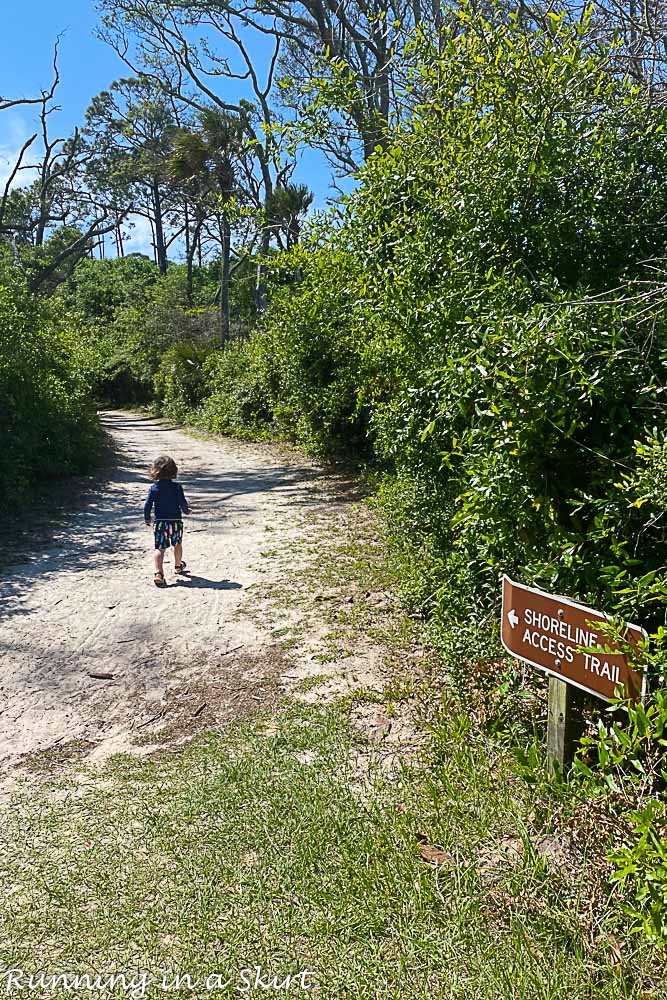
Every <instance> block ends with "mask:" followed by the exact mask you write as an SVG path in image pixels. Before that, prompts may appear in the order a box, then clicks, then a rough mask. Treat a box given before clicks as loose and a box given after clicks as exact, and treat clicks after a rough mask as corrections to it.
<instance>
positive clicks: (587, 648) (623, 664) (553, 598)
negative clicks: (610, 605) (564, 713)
mask: <svg viewBox="0 0 667 1000" xmlns="http://www.w3.org/2000/svg"><path fill="white" fill-rule="evenodd" d="M609 620H610V619H609V617H608V616H607V615H606V614H604V613H603V612H601V611H595V610H594V609H593V608H588V607H586V606H585V605H582V604H579V603H577V602H576V601H572V600H570V599H569V598H567V597H560V596H557V595H554V594H547V593H545V592H544V591H542V590H537V589H536V588H534V587H526V586H524V585H523V584H520V583H515V582H514V581H513V580H511V579H510V578H509V577H508V576H504V577H503V609H502V628H501V639H502V643H503V646H504V647H505V649H506V650H507V652H508V653H510V654H511V655H512V656H515V657H517V658H518V659H520V660H524V661H525V662H526V663H529V664H531V665H532V666H534V667H537V668H538V669H539V670H543V671H544V672H545V673H547V674H551V675H552V676H554V677H558V678H560V679H561V680H563V681H566V682H567V683H568V684H573V685H575V686H576V687H578V688H581V690H582V691H586V692H588V693H589V694H593V695H595V696H596V697H598V698H603V699H604V700H605V701H612V700H613V699H614V697H615V696H616V693H617V691H618V690H619V689H620V691H621V693H622V696H623V697H625V698H632V699H638V698H641V699H642V700H643V698H644V695H645V691H646V677H645V675H644V674H643V673H640V672H639V671H637V670H635V669H633V668H632V667H631V665H630V663H629V662H628V657H627V656H626V655H625V654H624V653H623V652H621V650H620V649H619V647H618V645H617V644H616V643H614V642H613V641H612V640H611V638H610V637H609V636H608V635H606V634H605V633H604V632H603V631H601V630H600V629H599V627H598V626H600V625H602V624H603V623H605V622H608V621H609ZM626 636H627V638H628V640H629V641H630V642H631V643H632V644H633V645H634V646H637V644H638V643H639V641H640V640H641V639H643V638H645V636H646V633H645V632H644V630H643V629H641V628H640V627H639V626H638V625H631V624H628V625H626Z"/></svg>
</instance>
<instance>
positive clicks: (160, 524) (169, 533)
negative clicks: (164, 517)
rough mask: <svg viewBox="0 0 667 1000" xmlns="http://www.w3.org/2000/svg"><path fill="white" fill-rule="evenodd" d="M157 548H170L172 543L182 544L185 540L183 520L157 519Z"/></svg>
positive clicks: (155, 527) (155, 526) (155, 529)
mask: <svg viewBox="0 0 667 1000" xmlns="http://www.w3.org/2000/svg"><path fill="white" fill-rule="evenodd" d="M154 531H155V548H156V549H168V548H169V546H170V545H180V544H181V542H182V541H183V522H182V521H156V522H155V525H154Z"/></svg>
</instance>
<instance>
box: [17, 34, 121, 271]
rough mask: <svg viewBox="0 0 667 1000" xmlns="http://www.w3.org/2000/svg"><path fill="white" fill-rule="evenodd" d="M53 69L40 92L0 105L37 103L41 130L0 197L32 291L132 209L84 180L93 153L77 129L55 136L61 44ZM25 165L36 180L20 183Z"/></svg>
mask: <svg viewBox="0 0 667 1000" xmlns="http://www.w3.org/2000/svg"><path fill="white" fill-rule="evenodd" d="M53 72H54V77H53V83H52V85H51V87H50V88H49V90H43V91H42V94H41V97H39V98H29V99H18V100H16V101H12V100H8V99H0V110H7V109H8V108H11V107H15V106H16V105H17V104H25V105H36V106H37V107H38V108H39V118H38V121H39V128H38V131H37V132H35V133H34V134H33V135H32V136H30V137H29V138H28V139H27V140H26V142H25V143H24V145H23V147H22V149H21V150H20V151H19V154H18V156H17V159H16V161H15V163H14V166H13V168H12V169H11V170H10V172H9V176H8V179H7V181H6V184H5V187H4V191H3V193H2V197H1V198H0V240H4V241H8V242H9V243H10V244H11V245H12V247H13V251H14V255H15V257H16V258H18V259H20V260H21V263H22V265H23V266H24V267H25V269H26V271H27V273H28V284H29V287H30V289H31V291H38V290H44V289H46V288H48V287H52V285H53V279H54V278H55V277H56V276H57V275H58V274H62V276H66V275H67V273H69V272H71V269H72V267H73V266H75V265H76V263H77V262H78V261H79V260H81V258H82V257H84V256H85V255H86V254H87V253H88V252H89V250H90V247H91V246H92V244H93V242H94V241H95V240H98V239H100V238H101V237H103V236H104V235H105V234H106V233H109V232H112V231H113V230H114V229H116V228H117V226H118V225H119V224H120V221H121V220H122V219H123V218H124V216H125V214H126V213H127V209H128V206H127V204H125V203H122V202H118V201H117V199H116V197H115V195H114V194H108V193H100V192H96V191H93V190H92V189H91V188H90V186H89V185H88V184H87V183H86V168H87V164H88V162H89V160H90V155H91V154H90V150H89V149H88V148H87V147H86V144H85V142H84V141H83V137H82V136H81V133H80V132H79V130H78V129H76V130H75V131H74V134H73V135H72V136H70V137H69V138H64V137H58V138H53V137H52V135H51V133H50V129H49V119H50V116H51V115H52V114H53V112H54V111H56V110H57V105H56V104H55V103H54V101H55V94H56V90H57V87H58V84H59V82H60V74H59V71H58V46H57V45H56V47H55V51H54V59H53ZM38 140H39V143H38ZM40 147H41V148H40ZM36 149H39V153H38V155H37V157H36V158H35V159H34V160H33V162H31V163H26V162H25V158H26V154H27V153H28V151H29V150H36ZM26 170H29V171H31V172H32V173H33V174H34V175H35V180H34V181H33V182H32V183H31V184H30V185H27V186H23V187H20V186H17V185H16V182H17V179H18V178H19V177H20V175H21V173H22V172H23V171H26ZM56 232H58V233H59V236H58V238H57V239H55V238H54V234H55V233H56ZM63 265H65V268H64V270H62V269H63Z"/></svg>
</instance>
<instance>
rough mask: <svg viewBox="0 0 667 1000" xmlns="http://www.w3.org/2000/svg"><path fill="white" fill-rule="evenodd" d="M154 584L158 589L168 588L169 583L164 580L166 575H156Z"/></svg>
mask: <svg viewBox="0 0 667 1000" xmlns="http://www.w3.org/2000/svg"><path fill="white" fill-rule="evenodd" d="M153 583H154V584H155V586H156V587H166V586H167V581H166V580H165V578H164V573H156V574H155V576H154V577H153Z"/></svg>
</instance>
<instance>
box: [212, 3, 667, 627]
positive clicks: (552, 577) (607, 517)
mask: <svg viewBox="0 0 667 1000" xmlns="http://www.w3.org/2000/svg"><path fill="white" fill-rule="evenodd" d="M552 22H553V23H552V28H551V29H550V30H549V31H545V32H537V33H532V34H531V33H525V32H524V31H522V30H520V28H519V27H518V25H517V24H516V23H515V22H510V23H509V24H507V25H506V26H505V27H502V28H499V27H495V28H494V29H493V30H491V29H490V28H489V27H488V26H487V25H486V24H485V23H484V22H483V21H482V20H480V19H476V18H472V17H468V16H467V15H466V14H465V12H463V13H461V15H460V20H459V22H458V24H457V25H456V27H455V28H453V29H452V31H451V33H450V34H449V35H448V36H447V37H446V38H444V39H443V40H442V43H441V47H440V51H439V52H438V53H436V52H434V51H433V50H432V49H431V48H430V46H429V44H428V43H427V42H426V41H425V40H424V39H417V40H416V42H415V47H416V50H417V52H418V54H419V60H418V64H419V66H420V72H419V74H418V77H417V78H415V80H414V81H413V88H414V90H415V92H418V93H419V95H420V100H419V102H416V103H415V108H414V112H413V114H412V117H411V118H410V119H406V120H405V122H404V124H403V126H402V127H401V128H400V129H399V130H398V132H397V133H396V134H395V135H394V137H393V139H392V141H391V143H390V144H389V146H388V148H387V149H386V150H384V151H380V150H378V151H377V152H376V154H375V156H374V157H372V159H371V160H370V162H369V163H368V165H367V166H366V168H365V169H364V170H363V171H362V174H361V177H360V183H359V186H358V189H357V190H356V191H355V193H354V194H353V195H352V197H351V198H350V199H349V201H348V203H347V207H346V210H345V212H344V215H343V218H342V221H341V223H340V224H339V225H335V224H333V223H332V224H331V225H330V226H329V227H328V228H327V227H326V225H322V224H320V225H318V226H317V228H315V229H314V230H313V232H312V235H311V240H310V243H307V244H306V245H305V246H303V247H302V248H300V249H299V250H298V251H296V252H295V253H294V254H293V256H292V258H291V262H289V263H286V261H285V259H284V258H283V259H282V260H281V261H280V267H281V269H282V270H281V278H284V275H285V273H286V270H287V269H288V268H289V267H290V266H291V268H292V272H293V273H294V274H298V275H299V277H300V280H299V282H298V283H297V284H291V285H290V284H288V285H285V284H284V283H283V284H282V285H281V286H280V287H278V288H277V289H276V291H275V294H274V299H273V305H272V309H271V313H270V316H269V318H268V320H267V322H266V323H265V324H264V328H263V329H262V331H261V332H260V333H259V335H258V336H257V337H256V339H255V341H254V343H253V345H252V346H251V347H250V348H248V349H247V350H246V354H245V355H244V357H245V359H246V361H247V367H246V370H242V366H241V365H239V363H238V360H234V362H233V363H232V362H231V361H225V360H223V361H212V362H211V363H210V371H211V372H215V376H214V378H213V385H214V395H213V396H212V397H210V398H208V399H207V400H206V401H205V402H204V403H203V406H202V408H201V410H200V411H199V416H198V418H197V419H199V420H203V421H204V422H205V423H206V425H207V426H210V427H211V428H215V429H225V430H233V429H236V428H237V427H238V426H241V425H244V424H246V423H247V422H248V421H247V417H246V414H245V410H247V409H248V403H247V401H246V396H247V395H249V396H250V398H251V399H252V400H253V401H254V402H253V404H252V406H251V407H250V410H251V415H250V419H249V422H250V423H252V424H254V423H256V422H257V420H263V419H268V420H269V421H270V422H272V423H273V424H274V425H276V424H278V423H279V424H280V428H281V431H282V432H283V433H285V432H288V433H291V434H292V435H293V436H294V437H296V438H298V439H299V440H301V441H303V442H305V443H306V444H307V445H308V446H309V447H310V448H312V449H313V450H316V451H319V452H326V451H329V452H338V453H340V452H341V451H342V450H344V449H345V448H346V447H347V448H350V449H352V450H354V452H355V453H357V454H358V453H359V451H360V450H362V451H364V452H365V453H366V454H369V455H372V456H374V459H375V461H376V463H378V464H379V465H380V466H382V467H384V468H386V469H388V470H392V475H393V476H394V477H395V478H393V479H388V480H387V481H386V483H385V486H384V487H383V489H382V495H383V497H384V500H385V502H386V503H387V505H388V509H390V512H391V517H390V523H391V524H392V525H393V526H394V528H395V531H396V540H397V544H398V547H399V549H400V550H402V552H403V557H404V560H405V570H406V577H407V578H408V579H409V580H410V581H411V584H410V589H411V592H412V600H413V603H414V604H415V605H416V606H420V607H423V608H424V609H426V610H428V611H429V612H431V613H432V614H433V620H434V623H435V627H436V628H438V629H439V630H440V631H441V638H442V639H443V641H446V640H447V636H449V637H450V639H451V638H452V635H453V634H455V633H457V632H458V631H459V630H460V625H461V620H462V616H463V617H464V618H465V617H467V614H466V609H467V612H468V613H469V614H472V615H474V616H478V615H479V613H480V608H481V609H483V608H487V609H488V608H491V607H493V606H494V605H495V602H496V600H497V596H498V579H499V575H500V573H501V572H502V571H503V570H506V571H510V572H514V573H516V574H518V575H520V576H521V577H522V578H524V579H527V580H529V581H531V582H533V583H536V584H538V585H540V584H541V585H544V586H546V587H550V588H553V589H556V590H560V591H565V592H569V593H572V594H573V595H577V596H579V597H581V598H584V599H588V600H590V601H603V602H604V603H605V605H606V606H608V607H609V606H614V604H615V603H618V600H619V597H618V594H619V591H625V592H626V594H625V597H624V598H623V602H622V603H623V606H624V610H626V611H628V610H632V611H633V613H635V614H640V615H642V616H643V618H644V620H648V621H649V622H650V621H651V616H652V615H653V613H654V610H655V609H654V608H652V607H650V606H648V605H649V604H651V602H648V603H647V602H645V601H644V600H643V599H642V601H635V604H636V605H637V604H639V603H641V604H642V605H643V606H642V607H638V606H635V607H634V608H629V604H631V603H632V602H631V601H629V599H628V597H627V592H628V590H629V589H631V587H630V588H629V587H628V584H631V582H632V581H633V580H635V579H638V578H639V577H641V576H644V575H645V574H646V573H647V572H649V571H650V572H655V573H656V574H657V575H658V576H660V575H661V574H662V573H663V572H664V570H663V567H664V564H665V561H666V558H665V557H666V555H667V539H666V537H665V532H664V530H663V526H662V522H661V519H660V518H656V517H655V512H654V508H653V507H652V506H651V504H650V503H648V501H644V500H642V499H641V496H640V493H641V492H642V490H643V493H644V494H646V489H647V487H646V473H644V474H643V478H642V474H641V473H640V472H639V471H638V470H639V469H640V468H642V467H643V466H644V465H645V462H644V458H643V457H642V456H645V454H646V450H647V449H649V450H650V451H651V454H653V453H654V450H655V449H656V448H659V447H660V446H659V444H656V443H655V435H657V436H658V438H659V439H661V435H662V430H661V428H662V427H663V423H664V418H663V415H662V408H661V404H660V393H661V389H660V384H661V372H662V367H663V359H664V353H665V341H666V331H665V323H664V320H663V319H662V314H661V312H660V309H659V300H660V295H661V294H662V293H661V284H660V282H661V280H662V279H661V276H660V274H659V273H657V270H656V268H658V266H659V265H658V264H657V263H655V261H654V263H653V264H652V265H647V264H646V261H647V260H648V259H649V258H652V259H657V258H660V256H661V255H662V254H663V253H664V245H665V232H664V227H663V226H662V220H663V218H664V216H665V212H667V143H665V140H664V137H663V131H664V128H665V114H664V112H661V111H659V110H655V109H652V108H651V107H650V106H649V105H648V104H647V103H646V101H645V98H644V95H643V94H642V93H641V92H640V90H639V89H638V88H637V87H635V86H634V85H632V84H631V83H630V82H628V81H627V80H622V79H618V78H616V77H615V76H614V75H612V74H611V73H610V72H609V71H608V70H607V68H606V65H607V64H606V63H605V60H604V58H600V59H596V58H595V57H593V56H592V55H591V48H590V40H589V39H585V32H586V25H585V24H583V25H581V26H580V27H578V28H571V27H565V26H564V25H563V24H562V22H560V21H559V20H558V19H557V18H552ZM212 387H213V386H212ZM654 426H655V428H656V430H655V431H653V430H652V428H653V427H654ZM636 441H638V442H643V443H642V444H636V443H635V442H636ZM651 442H653V443H651ZM635 470H637V471H635ZM638 476H639V478H640V479H641V480H642V482H643V483H644V485H643V486H641V485H640V483H639V479H637V477H638ZM392 483H394V484H396V485H392ZM633 483H634V484H635V485H633ZM635 486H636V488H635ZM637 490H639V492H637ZM642 593H644V590H642ZM660 613H662V612H660Z"/></svg>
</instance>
